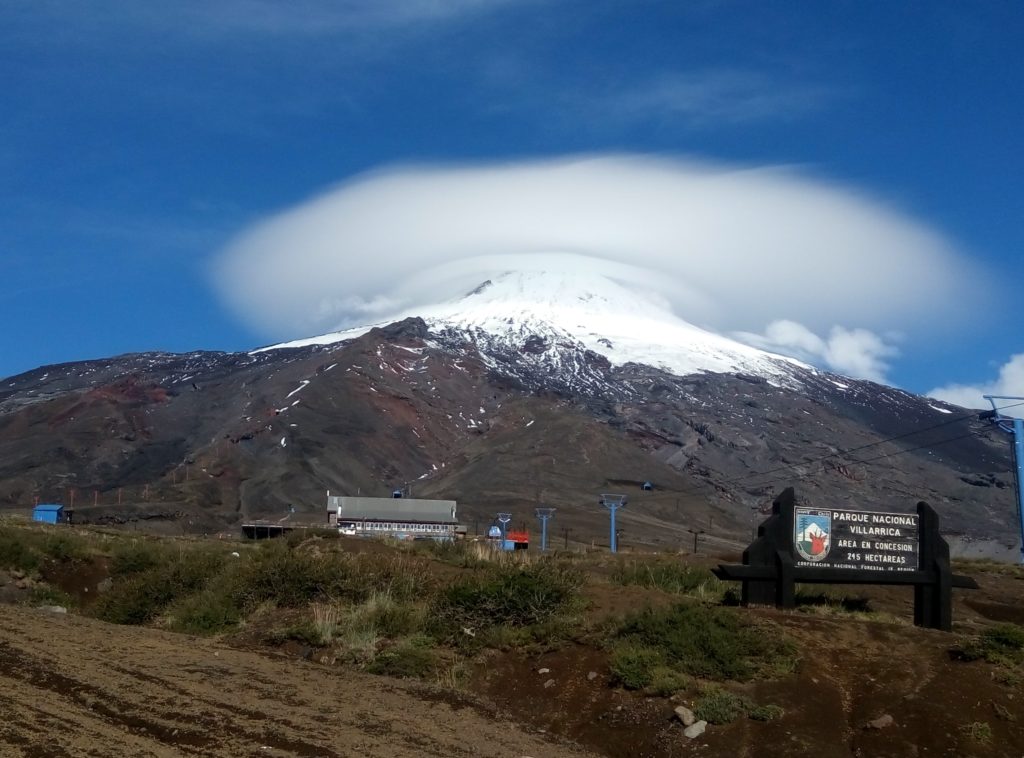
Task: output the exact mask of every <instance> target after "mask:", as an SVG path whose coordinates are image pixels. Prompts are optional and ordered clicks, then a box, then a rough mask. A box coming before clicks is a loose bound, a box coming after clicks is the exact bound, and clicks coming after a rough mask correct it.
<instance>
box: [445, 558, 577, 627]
mask: <svg viewBox="0 0 1024 758" xmlns="http://www.w3.org/2000/svg"><path fill="white" fill-rule="evenodd" d="M581 583H582V577H581V576H580V575H579V573H578V572H576V571H574V570H571V569H565V568H562V567H560V566H558V565H557V564H555V563H553V562H551V561H540V562H538V563H536V564H533V565H527V566H524V567H521V568H520V567H517V566H507V565H506V566H500V567H497V568H496V569H495V570H493V571H490V572H488V573H487V574H484V575H483V576H478V577H474V578H472V579H468V580H464V581H461V582H458V583H456V584H453V585H451V586H449V587H448V588H447V589H446V590H444V591H443V592H442V593H441V594H440V596H439V597H438V598H437V599H436V600H435V602H434V603H433V605H432V606H431V609H430V614H429V617H430V628H431V630H432V631H433V633H434V634H435V635H437V636H438V637H439V638H441V639H442V640H444V641H448V642H452V641H465V638H466V636H467V634H468V633H466V632H465V631H464V630H467V629H468V630H470V633H473V634H476V633H478V632H480V631H481V630H486V629H488V628H489V627H492V626H496V625H504V626H508V627H513V628H522V627H528V626H531V625H536V624H542V623H544V622H546V621H549V620H551V619H553V618H554V617H555V616H556V615H557V614H559V613H561V612H563V611H566V610H567V609H569V608H570V607H571V605H572V603H573V602H574V601H575V600H576V598H577V596H578V590H579V587H580V585H581Z"/></svg>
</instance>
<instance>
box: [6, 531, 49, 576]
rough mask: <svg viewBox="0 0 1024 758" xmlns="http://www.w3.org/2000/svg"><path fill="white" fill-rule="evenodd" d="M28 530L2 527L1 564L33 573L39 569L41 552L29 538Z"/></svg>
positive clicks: (8, 567)
mask: <svg viewBox="0 0 1024 758" xmlns="http://www.w3.org/2000/svg"><path fill="white" fill-rule="evenodd" d="M27 534H28V530H22V529H11V528H9V527H0V566H2V567H3V568H7V569H14V570H18V571H24V572H25V573H28V574H32V573H35V572H36V571H37V570H38V569H39V564H40V562H41V561H42V558H41V556H40V554H39V553H38V552H37V551H35V550H33V549H32V548H31V546H30V545H29V539H28V538H27Z"/></svg>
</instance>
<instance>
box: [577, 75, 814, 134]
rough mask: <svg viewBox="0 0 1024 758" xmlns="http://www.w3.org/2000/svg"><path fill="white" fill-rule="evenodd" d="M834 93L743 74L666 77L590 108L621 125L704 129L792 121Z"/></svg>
mask: <svg viewBox="0 0 1024 758" xmlns="http://www.w3.org/2000/svg"><path fill="white" fill-rule="evenodd" d="M832 97H833V93H832V92H831V91H829V90H828V89H826V88H824V87H821V86H817V85H813V84H807V83H800V82H791V81H783V80H780V79H776V78H773V77H771V76H769V75H767V74H765V73H762V72H756V71H745V70H740V69H712V70H697V71H674V72H665V73H663V74H661V75H659V76H657V77H655V78H653V79H651V80H649V81H646V82H637V83H634V84H631V85H630V86H629V87H628V88H627V89H624V90H622V91H618V92H616V91H612V92H609V93H605V94H602V95H593V96H592V101H591V102H590V105H591V106H592V107H596V109H598V110H600V112H601V113H602V114H603V116H604V117H605V118H611V119H613V120H616V121H636V120H647V119H656V120H659V121H683V122H685V123H688V124H689V125H691V126H696V127H701V126H709V125H715V126H720V125H722V124H733V123H735V124H739V123H748V122H752V121H761V120H765V119H791V118H794V117H796V116H802V115H804V114H805V113H806V112H808V111H810V110H814V109H816V108H818V107H820V106H821V105H822V104H823V103H824V102H826V101H827V100H829V99H831V98H832Z"/></svg>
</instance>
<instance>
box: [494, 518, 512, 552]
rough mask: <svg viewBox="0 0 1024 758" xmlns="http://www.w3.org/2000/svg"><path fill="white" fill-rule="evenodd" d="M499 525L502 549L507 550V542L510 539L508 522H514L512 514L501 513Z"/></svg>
mask: <svg viewBox="0 0 1024 758" xmlns="http://www.w3.org/2000/svg"><path fill="white" fill-rule="evenodd" d="M497 518H498V523H499V524H501V549H502V550H504V549H505V540H506V539H508V522H509V521H511V520H512V514H511V513H499V514H498V516H497Z"/></svg>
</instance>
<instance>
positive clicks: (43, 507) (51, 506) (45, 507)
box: [32, 503, 64, 513]
mask: <svg viewBox="0 0 1024 758" xmlns="http://www.w3.org/2000/svg"><path fill="white" fill-rule="evenodd" d="M32 510H33V511H39V512H41V513H49V512H50V511H62V510H64V506H63V505H58V504H57V503H40V504H39V505H37V506H36V507H35V508H33V509H32Z"/></svg>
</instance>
